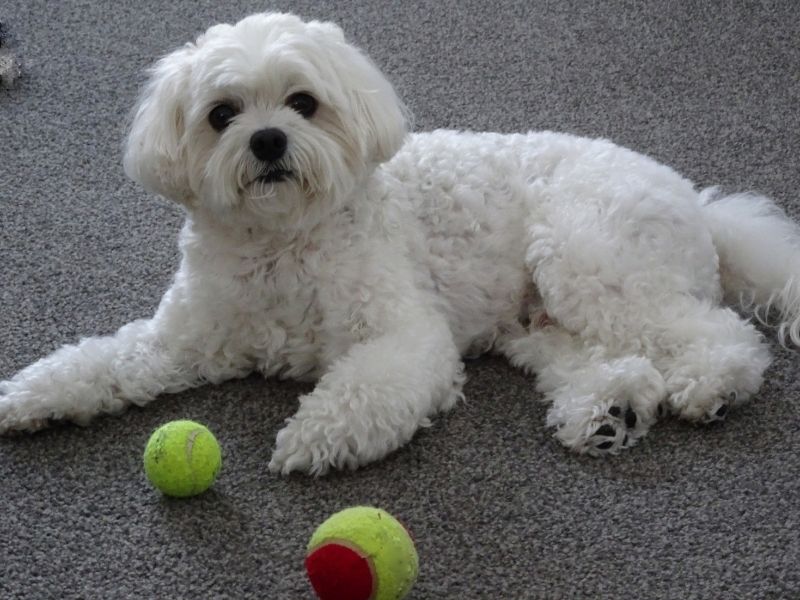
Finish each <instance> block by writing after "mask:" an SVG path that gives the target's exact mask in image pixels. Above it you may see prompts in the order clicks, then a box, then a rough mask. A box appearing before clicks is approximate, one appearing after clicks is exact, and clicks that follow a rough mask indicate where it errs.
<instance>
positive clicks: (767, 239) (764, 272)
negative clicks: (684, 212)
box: [700, 188, 800, 346]
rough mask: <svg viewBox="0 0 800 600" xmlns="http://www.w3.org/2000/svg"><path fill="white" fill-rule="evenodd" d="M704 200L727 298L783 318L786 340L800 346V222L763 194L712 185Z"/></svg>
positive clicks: (762, 316) (761, 314)
mask: <svg viewBox="0 0 800 600" xmlns="http://www.w3.org/2000/svg"><path fill="white" fill-rule="evenodd" d="M700 198H701V201H702V203H703V210H704V212H705V215H706V217H707V221H708V226H709V229H710V231H711V236H712V238H713V240H714V245H715V246H716V248H717V252H718V254H719V259H720V273H721V277H722V286H723V289H724V290H725V296H726V299H727V300H728V301H729V302H732V303H739V304H740V305H741V306H742V307H743V308H745V309H747V310H752V311H753V313H754V314H755V316H756V318H758V319H759V320H760V321H762V322H763V323H769V322H771V321H772V322H774V320H775V319H777V323H776V324H777V325H778V334H779V337H780V340H781V343H783V344H785V343H786V341H787V338H788V339H789V340H791V342H792V343H794V344H795V345H797V346H800V226H798V225H797V224H795V223H794V222H793V221H792V220H790V219H789V217H787V216H786V214H785V213H784V212H783V211H782V210H781V209H780V208H779V207H778V206H777V205H776V204H775V203H774V202H773V201H772V200H770V199H769V198H765V197H763V196H758V195H755V194H734V195H730V196H723V195H722V194H720V193H719V190H718V189H716V188H711V189H708V190H705V191H703V192H702V193H701V195H700ZM775 315H777V316H775Z"/></svg>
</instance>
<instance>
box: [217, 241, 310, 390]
mask: <svg viewBox="0 0 800 600" xmlns="http://www.w3.org/2000/svg"><path fill="white" fill-rule="evenodd" d="M311 262H312V264H309V261H308V260H304V259H302V258H298V257H297V256H293V255H289V254H286V255H284V256H282V257H279V258H277V259H251V260H248V261H247V262H246V264H243V265H242V268H241V270H240V273H239V274H238V275H237V276H236V278H235V282H234V284H233V286H232V289H231V291H232V292H233V293H232V294H231V295H230V301H231V302H232V303H234V305H235V310H234V311H233V312H234V319H233V320H234V323H235V330H236V331H234V332H233V335H234V336H236V337H238V338H239V339H241V340H242V342H243V345H244V346H245V348H244V350H245V352H246V353H247V354H248V355H250V356H251V357H252V359H253V361H254V363H255V367H256V368H257V369H258V370H259V371H261V372H263V373H264V374H265V375H279V376H286V377H292V378H300V379H302V378H309V379H313V378H315V377H317V376H318V373H317V371H318V369H319V363H320V360H319V357H320V351H321V347H322V343H323V339H322V337H323V336H322V335H321V329H322V322H323V313H322V310H321V307H320V302H319V297H318V292H317V279H318V277H319V274H318V272H317V267H318V265H315V264H313V261H311Z"/></svg>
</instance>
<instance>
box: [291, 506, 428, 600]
mask: <svg viewBox="0 0 800 600" xmlns="http://www.w3.org/2000/svg"><path fill="white" fill-rule="evenodd" d="M306 571H307V572H308V578H309V579H310V580H311V585H312V586H313V587H314V591H315V592H316V593H317V596H318V597H319V598H320V599H321V600H400V599H401V598H405V596H406V594H408V592H409V591H410V590H411V587H412V586H413V585H414V582H415V581H416V579H417V574H418V572H419V557H418V556H417V550H416V548H414V542H413V540H412V539H411V536H410V535H409V534H408V531H406V529H405V528H404V527H403V526H402V525H401V524H400V522H399V521H398V520H397V519H395V518H394V517H393V516H392V515H390V514H389V513H387V512H386V511H384V510H381V509H380V508H372V507H369V506H355V507H353V508H347V509H345V510H343V511H341V512H338V513H336V514H334V515H332V516H331V517H329V518H328V520H327V521H325V522H324V523H322V525H320V526H319V527H318V528H317V530H316V531H315V532H314V535H312V536H311V540H310V541H309V543H308V552H307V554H306Z"/></svg>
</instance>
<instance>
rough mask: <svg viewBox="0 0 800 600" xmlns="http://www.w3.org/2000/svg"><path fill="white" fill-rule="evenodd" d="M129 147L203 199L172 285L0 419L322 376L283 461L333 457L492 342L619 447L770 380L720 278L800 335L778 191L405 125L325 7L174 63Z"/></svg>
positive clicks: (275, 461) (186, 50) (797, 256)
mask: <svg viewBox="0 0 800 600" xmlns="http://www.w3.org/2000/svg"><path fill="white" fill-rule="evenodd" d="M125 169H126V172H127V173H128V175H129V176H130V177H132V178H133V179H134V180H136V181H138V182H140V183H141V184H143V185H144V187H145V188H147V189H148V190H150V191H152V192H155V193H157V194H161V195H163V196H166V197H167V198H171V199H173V200H175V201H177V202H180V203H181V204H183V205H184V207H185V209H186V213H187V219H186V224H185V226H184V228H183V231H182V233H181V236H180V247H181V251H182V256H183V258H182V263H181V266H180V269H179V270H178V272H177V274H176V275H175V280H174V283H173V284H172V287H171V288H170V289H169V290H168V291H167V292H166V294H165V295H164V298H163V300H162V301H161V304H160V306H159V308H158V310H157V312H156V314H155V316H154V317H153V318H152V319H149V320H141V321H136V322H133V323H131V324H129V325H126V326H125V327H123V328H122V329H120V330H119V331H118V332H117V333H116V334H115V335H113V336H109V337H95V338H88V339H84V340H82V341H81V342H80V343H79V344H77V345H70V346H65V347H63V348H61V349H59V350H58V351H56V352H55V353H54V354H52V355H51V356H49V357H47V358H44V359H42V360H40V361H39V362H37V363H35V364H33V365H31V366H30V367H28V368H26V369H24V370H23V371H21V372H20V373H18V374H17V375H16V376H15V377H13V378H12V379H10V380H8V381H4V382H2V383H1V384H0V394H2V396H0V431H3V432H10V431H16V430H35V429H38V428H40V427H42V426H44V425H45V424H46V423H47V422H48V421H49V420H50V419H69V420H72V421H76V422H78V423H85V422H86V421H88V420H89V419H90V418H91V417H94V416H95V415H97V414H100V413H115V412H118V411H120V410H121V409H123V408H124V407H125V406H126V405H129V404H131V403H133V404H137V405H143V404H146V403H148V402H150V401H151V400H153V399H154V398H155V397H156V396H158V395H159V394H162V393H168V392H177V391H180V390H185V389H187V388H190V387H193V386H198V385H200V384H203V383H206V382H213V383H218V382H221V381H224V380H226V379H231V378H236V377H243V376H245V375H247V374H248V373H251V372H253V371H259V372H261V373H263V374H264V375H266V376H273V375H275V376H280V377H293V378H299V379H313V380H318V383H317V385H316V388H315V389H314V391H313V392H311V393H310V394H308V395H307V396H304V397H302V398H301V399H300V406H299V410H298V411H297V414H296V415H295V416H294V417H292V418H291V419H289V420H288V421H287V423H286V426H285V427H284V428H283V429H282V430H281V431H280V432H279V433H278V436H277V443H276V447H275V450H274V454H273V456H272V460H271V462H270V468H271V469H272V470H274V471H279V472H282V473H288V472H290V471H293V470H301V471H307V472H310V473H314V474H322V473H325V472H326V471H327V470H328V469H329V468H331V467H337V468H341V467H349V468H355V467H357V466H359V465H363V464H365V463H368V462H370V461H373V460H375V459H378V458H381V457H383V456H385V455H386V454H387V453H389V452H391V451H393V450H395V449H396V448H398V447H399V446H401V445H402V444H404V443H406V442H407V441H408V440H409V439H410V438H411V437H412V436H413V435H414V432H415V431H416V430H417V429H418V428H419V427H421V426H425V425H426V424H428V419H429V417H431V416H432V415H434V414H435V413H436V412H437V411H442V410H446V409H449V408H451V407H452V406H453V405H454V404H455V403H456V401H457V400H458V399H459V398H460V397H461V387H462V384H463V382H464V374H463V365H462V363H461V357H462V356H464V355H465V354H479V353H481V352H485V351H488V350H494V351H496V352H500V353H502V354H504V355H506V356H508V357H509V359H510V360H511V362H512V363H513V364H515V365H517V366H519V367H522V368H523V369H525V370H526V371H529V372H533V373H535V374H536V375H537V381H538V389H539V390H540V391H541V392H543V393H544V395H545V398H546V399H547V400H548V401H549V402H550V403H552V407H551V408H550V409H549V412H548V416H547V424H548V425H550V426H553V427H555V429H556V437H557V438H558V439H559V440H560V441H561V442H563V443H564V444H565V445H567V446H568V447H570V448H572V449H573V450H576V451H578V452H585V453H589V454H592V455H599V454H605V453H611V454H614V453H617V452H618V451H620V450H621V449H623V448H627V447H629V446H631V445H633V444H634V443H635V442H636V440H637V439H638V438H640V437H641V436H643V435H645V433H647V431H648V429H649V428H650V426H651V425H652V424H653V423H654V422H655V421H656V419H657V418H658V416H659V415H660V414H662V413H664V412H670V413H674V414H677V415H679V416H680V417H682V418H685V419H688V420H690V421H694V422H699V423H705V422H709V421H714V420H718V419H721V418H723V417H724V416H725V415H726V413H727V411H728V409H729V408H730V407H731V406H733V405H735V404H737V403H740V402H743V401H745V400H746V399H748V398H750V397H751V396H752V395H753V394H754V393H756V391H757V390H758V389H759V386H760V385H761V382H762V374H763V372H764V370H765V368H766V367H767V366H768V364H769V362H770V355H769V352H768V349H767V347H766V344H765V342H764V340H763V339H762V336H761V335H760V334H759V333H758V331H757V330H756V328H755V327H754V326H753V325H752V324H751V323H749V322H748V321H747V320H745V319H743V318H741V317H740V316H739V315H738V314H737V313H735V312H734V311H733V310H731V309H730V308H726V307H723V306H722V305H721V303H722V302H723V300H726V299H727V300H731V301H735V302H737V303H739V302H741V301H742V299H744V300H745V301H746V302H747V303H749V306H750V308H756V309H759V310H767V309H777V311H778V312H779V313H780V320H781V323H782V325H781V330H780V333H781V334H782V336H788V337H789V338H790V339H791V340H792V341H793V342H795V343H798V342H800V333H799V330H800V288H798V285H797V284H796V282H797V281H800V230H799V229H798V228H797V227H796V226H795V225H794V224H793V223H792V222H790V221H789V220H788V219H787V218H786V217H785V216H783V214H782V213H781V212H780V210H779V209H778V208H777V207H776V206H775V205H774V204H773V203H772V202H770V201H769V200H767V199H765V198H762V197H756V196H752V195H738V196H727V197H720V196H719V195H718V194H716V193H715V192H713V191H706V192H701V193H699V192H697V191H696V190H695V189H694V187H693V186H692V184H691V183H690V182H688V181H687V180H685V179H683V178H682V177H681V176H679V175H678V174H676V173H675V172H674V171H672V170H671V169H670V168H668V167H665V166H663V165H660V164H657V163H656V162H654V161H653V160H651V159H649V158H647V157H645V156H642V155H640V154H637V153H635V152H632V151H630V150H626V149H623V148H620V147H618V146H615V145H614V144H612V143H610V142H608V141H604V140H592V139H584V138H579V137H574V136H571V135H563V134H558V133H550V132H542V133H526V134H519V135H499V134H494V133H463V132H456V131H434V132H432V133H419V134H412V135H408V134H407V120H406V114H405V111H404V108H403V106H402V104H401V103H400V101H399V100H398V98H397V97H396V95H395V92H394V91H393V89H392V86H391V85H390V84H389V82H388V81H387V80H386V79H385V78H384V76H383V75H382V74H381V72H380V71H379V70H378V69H377V68H376V67H375V66H374V65H373V64H372V62H370V60H369V59H367V58H366V57H365V56H364V55H363V54H362V53H361V52H360V51H359V50H358V49H356V48H354V47H353V46H351V45H349V44H348V43H347V42H346V41H345V38H344V36H343V34H342V31H341V30H340V29H339V28H338V27H337V26H335V25H333V24H330V23H321V22H308V23H306V22H303V21H301V20H300V19H299V18H297V17H295V16H292V15H287V14H258V15H254V16H251V17H248V18H246V19H244V20H242V21H240V22H239V23H237V24H236V25H217V26H215V27H212V28H211V29H209V30H208V31H207V32H206V33H205V34H203V35H201V36H200V37H199V38H198V39H197V40H196V42H195V43H190V44H187V45H186V46H184V47H182V48H180V49H179V50H176V51H175V52H173V53H172V54H169V55H168V56H166V57H165V58H163V59H162V60H160V61H159V62H158V63H157V64H156V65H155V67H154V68H153V70H152V73H151V79H150V81H149V83H148V85H147V86H146V88H145V89H144V92H143V94H142V96H141V99H140V102H139V105H138V108H137V109H136V111H135V115H134V117H133V123H132V125H131V129H130V135H129V137H128V141H127V150H126V154H125ZM531 396H532V397H533V396H534V394H533V391H532V392H531Z"/></svg>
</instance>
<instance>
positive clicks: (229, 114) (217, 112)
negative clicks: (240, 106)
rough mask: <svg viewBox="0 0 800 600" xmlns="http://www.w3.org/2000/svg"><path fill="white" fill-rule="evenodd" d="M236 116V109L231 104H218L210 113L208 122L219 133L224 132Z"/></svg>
mask: <svg viewBox="0 0 800 600" xmlns="http://www.w3.org/2000/svg"><path fill="white" fill-rule="evenodd" d="M235 116H236V109H235V108H233V107H232V106H231V105H230V104H217V105H216V106H215V107H214V108H212V109H211V112H210V113H208V122H209V123H211V126H212V127H213V128H214V129H216V130H217V131H222V130H223V129H225V128H226V127H227V126H228V123H230V122H231V119H233V117H235Z"/></svg>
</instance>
